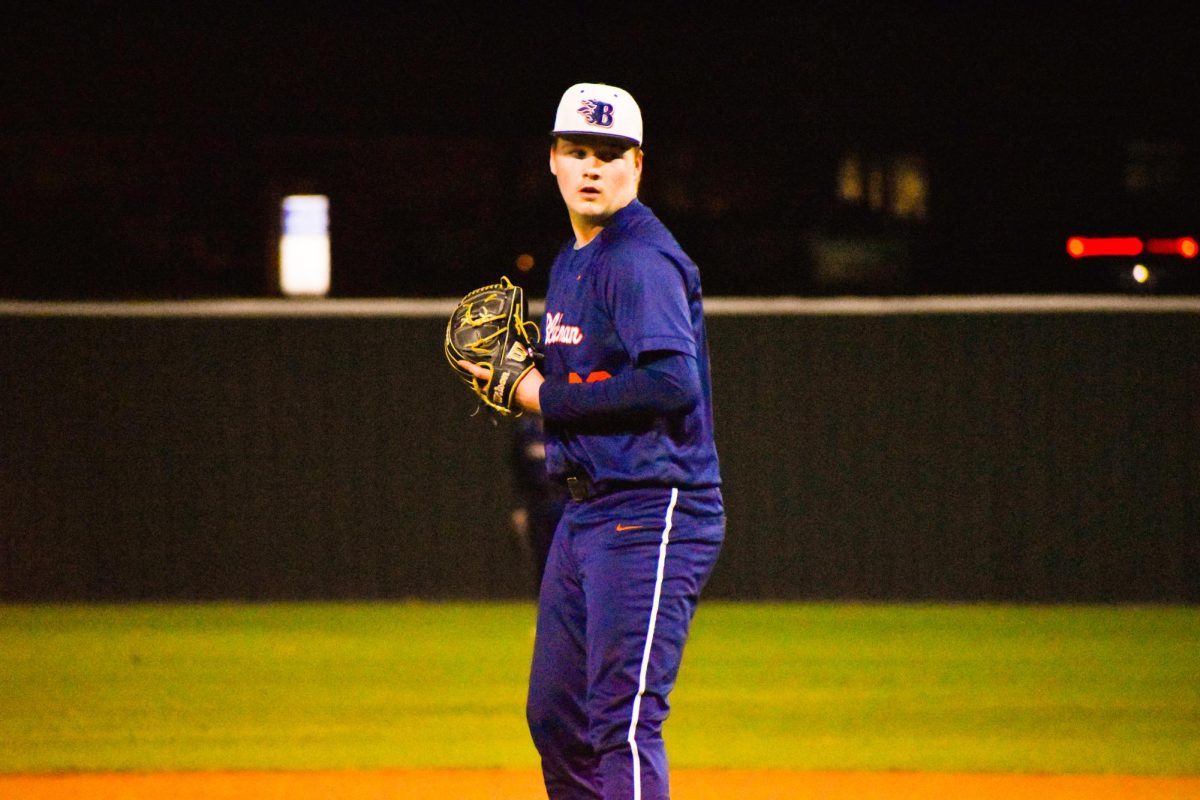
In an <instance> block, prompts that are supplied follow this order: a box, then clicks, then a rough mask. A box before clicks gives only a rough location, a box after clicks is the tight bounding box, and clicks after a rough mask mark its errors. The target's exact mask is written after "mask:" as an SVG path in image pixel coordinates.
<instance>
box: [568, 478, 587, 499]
mask: <svg viewBox="0 0 1200 800" xmlns="http://www.w3.org/2000/svg"><path fill="white" fill-rule="evenodd" d="M591 490H592V487H591V484H589V483H588V481H587V479H586V478H577V477H576V476H574V475H572V476H570V477H569V478H567V491H568V492H570V493H571V499H572V500H575V501H576V502H579V501H582V500H587V499H588V497H590V496H591V493H592V491H591Z"/></svg>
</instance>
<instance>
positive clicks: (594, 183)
mask: <svg viewBox="0 0 1200 800" xmlns="http://www.w3.org/2000/svg"><path fill="white" fill-rule="evenodd" d="M551 136H552V138H551V145H550V171H551V173H553V174H554V176H555V177H556V178H557V181H558V188H559V191H560V192H561V194H562V197H563V201H564V203H565V204H566V207H567V214H568V216H569V217H570V221H571V229H572V232H573V233H574V236H573V237H572V239H571V240H570V241H568V242H567V243H566V244H565V245H564V246H563V248H562V250H561V252H560V253H559V254H558V257H557V258H556V260H555V262H554V265H553V266H552V268H551V274H550V285H549V291H548V292H547V295H546V312H545V319H544V322H543V327H542V330H543V331H544V348H545V361H544V364H543V369H542V370H532V371H530V372H528V373H527V374H526V375H525V376H524V377H523V378H522V379H521V380H520V383H518V384H517V386H516V390H515V392H516V402H517V404H518V405H519V406H520V407H522V408H523V409H524V410H526V411H531V412H537V413H540V414H542V415H543V417H544V422H545V434H546V468H547V471H548V473H549V475H550V476H551V477H552V478H553V479H554V480H557V481H560V482H562V483H563V484H564V485H566V486H567V487H568V489H569V490H570V493H571V500H570V501H569V502H568V503H567V505H566V508H565V509H564V512H563V515H562V519H561V520H560V522H559V525H558V528H557V530H556V531H555V535H554V541H553V544H552V546H551V549H550V553H549V556H548V558H547V562H546V568H545V575H544V578H543V580H542V587H541V593H540V596H539V598H538V621H537V635H536V641H535V645H534V655H533V664H532V668H531V672H530V678H529V699H528V705H527V709H526V711H527V717H528V721H529V728H530V732H531V733H532V735H533V740H534V743H535V744H536V745H537V749H538V751H539V753H540V754H541V758H542V771H543V775H544V777H545V783H546V790H547V792H548V793H549V796H550V798H551V799H552V800H575V799H576V798H607V799H608V800H616V798H622V800H629V799H630V798H633V799H634V800H660V798H667V797H668V796H669V785H668V774H667V756H666V751H665V749H664V746H663V738H662V726H663V722H664V721H665V720H666V718H667V713H668V710H669V706H668V702H667V701H668V698H669V696H670V693H671V689H672V688H673V687H674V685H675V678H676V675H677V674H678V671H679V665H680V660H681V658H682V656H683V648H684V643H685V641H686V640H687V635H688V628H689V625H690V623H691V620H692V616H693V614H694V613H695V611H696V604H697V601H698V599H699V596H700V591H701V589H702V588H703V586H704V584H705V582H706V581H707V579H708V577H709V574H710V573H711V572H712V569H713V566H714V564H715V563H716V560H717V555H718V553H719V551H720V548H721V543H722V541H723V539H724V533H725V516H724V506H723V503H722V499H721V492H720V483H721V477H720V472H719V469H718V464H717V453H716V448H715V447H714V445H713V427H712V402H711V388H710V383H709V360H708V344H707V340H706V334H705V326H704V314H703V308H702V303H701V292H700V274H699V272H698V270H697V268H696V265H695V264H693V263H692V261H691V259H690V258H688V256H687V255H686V254H685V253H684V252H683V250H682V249H681V248H680V246H679V244H678V243H677V242H676V241H675V239H674V237H672V235H671V234H670V232H668V230H667V229H666V227H664V226H663V224H662V223H661V222H660V221H659V220H658V218H657V217H655V215H654V214H653V213H652V212H651V211H650V209H649V208H647V207H646V206H644V205H642V203H641V202H639V200H638V199H637V192H638V182H639V180H640V179H641V175H642V163H643V153H642V147H641V145H642V116H641V110H640V109H639V108H638V105H637V103H636V102H635V101H634V99H633V97H631V96H630V95H629V93H628V92H626V91H624V90H623V89H619V88H617V87H615V86H607V85H603V84H586V83H585V84H577V85H575V86H572V87H571V88H570V89H568V90H567V91H566V93H565V94H564V95H563V97H562V100H561V102H560V104H559V106H558V110H557V113H556V115H555V120H554V128H553V130H552V131H551ZM475 369H476V371H477V374H479V375H480V376H481V377H486V376H487V372H486V371H484V370H479V369H478V368H475Z"/></svg>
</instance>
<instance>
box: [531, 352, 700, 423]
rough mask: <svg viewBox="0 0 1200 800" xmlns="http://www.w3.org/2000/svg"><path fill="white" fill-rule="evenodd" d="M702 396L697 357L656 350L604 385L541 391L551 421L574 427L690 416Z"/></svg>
mask: <svg viewBox="0 0 1200 800" xmlns="http://www.w3.org/2000/svg"><path fill="white" fill-rule="evenodd" d="M519 388H520V387H518V390H519ZM700 391H701V390H700V371H699V368H698V367H697V365H696V359H695V357H693V356H691V355H687V354H684V353H679V352H673V351H669V350H654V351H650V352H646V353H642V354H641V356H640V357H639V359H638V363H637V366H635V367H634V368H633V369H630V370H626V371H625V372H622V373H619V374H617V375H614V376H612V377H611V378H607V379H605V380H602V381H595V382H593V383H565V382H564V383H547V384H545V385H543V386H542V388H541V397H540V400H541V409H542V414H544V415H545V417H546V418H547V419H552V420H555V421H558V422H573V421H577V420H583V419H587V418H589V417H597V416H607V415H610V414H620V413H628V412H631V413H635V414H651V415H654V416H670V415H673V414H686V413H688V412H689V411H691V410H692V409H693V408H695V407H696V404H697V403H699V402H700Z"/></svg>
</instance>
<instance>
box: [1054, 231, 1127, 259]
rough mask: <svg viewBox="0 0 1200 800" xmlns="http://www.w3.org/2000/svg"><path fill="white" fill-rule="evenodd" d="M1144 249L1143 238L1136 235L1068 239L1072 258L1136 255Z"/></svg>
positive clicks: (1068, 250) (1073, 237) (1074, 237)
mask: <svg viewBox="0 0 1200 800" xmlns="http://www.w3.org/2000/svg"><path fill="white" fill-rule="evenodd" d="M1142 250H1143V246H1142V240H1141V239H1139V238H1137V237H1136V236H1109V237H1104V238H1090V237H1083V236H1072V237H1071V238H1070V239H1067V252H1068V253H1070V254H1071V257H1072V258H1084V257H1087V256H1136V255H1141V253H1142Z"/></svg>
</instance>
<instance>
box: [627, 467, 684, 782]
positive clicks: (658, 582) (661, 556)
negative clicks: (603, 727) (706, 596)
mask: <svg viewBox="0 0 1200 800" xmlns="http://www.w3.org/2000/svg"><path fill="white" fill-rule="evenodd" d="M678 498H679V489H671V502H670V503H668V504H667V515H666V518H665V519H664V520H663V532H662V542H661V543H660V544H659V546H658V572H657V574H656V575H655V577H654V602H653V603H652V604H651V606H650V626H649V627H648V628H647V629H646V647H645V649H644V650H642V670H641V672H640V673H639V675H638V691H637V696H636V697H634V698H633V716H632V719H630V721H629V751H630V754H631V755H632V756H633V800H642V763H641V759H640V758H639V757H638V746H637V741H636V739H634V733H636V732H637V724H638V715H639V714H640V713H641V710H642V695H644V694H645V693H646V671H647V670H648V669H649V668H650V647H651V645H653V644H654V626H655V623H656V622H657V621H658V601H659V599H660V598H661V597H662V585H663V574H664V572H665V571H666V566H667V542H668V541H670V539H671V517H672V516H673V515H674V513H675V501H676V500H677V499H678Z"/></svg>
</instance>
